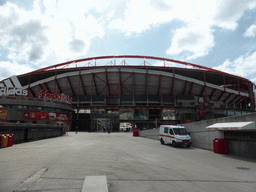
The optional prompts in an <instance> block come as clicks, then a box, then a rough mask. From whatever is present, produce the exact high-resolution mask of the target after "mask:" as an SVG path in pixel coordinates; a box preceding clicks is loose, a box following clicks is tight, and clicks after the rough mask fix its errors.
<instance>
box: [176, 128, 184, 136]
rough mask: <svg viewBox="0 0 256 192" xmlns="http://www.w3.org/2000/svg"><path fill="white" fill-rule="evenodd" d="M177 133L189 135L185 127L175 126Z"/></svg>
mask: <svg viewBox="0 0 256 192" xmlns="http://www.w3.org/2000/svg"><path fill="white" fill-rule="evenodd" d="M173 131H174V133H175V135H187V131H186V129H184V128H173Z"/></svg>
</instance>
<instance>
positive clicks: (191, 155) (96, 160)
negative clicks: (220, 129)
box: [0, 132, 256, 192]
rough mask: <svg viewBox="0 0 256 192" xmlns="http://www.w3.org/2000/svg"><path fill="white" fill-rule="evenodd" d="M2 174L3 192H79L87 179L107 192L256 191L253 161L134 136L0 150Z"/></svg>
mask: <svg viewBox="0 0 256 192" xmlns="http://www.w3.org/2000/svg"><path fill="white" fill-rule="evenodd" d="M252 152H254V153H255V151H252ZM0 170H1V174H0V191H1V192H9V191H17V192H21V191H27V192H32V191H34V192H51V191H52V192H53V191H54V192H58V191H67V192H69V191H73V192H80V191H82V189H83V186H84V185H87V184H85V183H86V178H87V182H88V181H89V182H88V183H89V184H90V183H93V182H92V180H93V179H94V178H96V179H94V180H95V182H97V181H98V180H99V179H97V178H106V180H107V182H106V185H107V189H108V191H109V192H130V191H131V192H137V191H139V192H140V191H141V192H144V191H145V192H158V191H161V192H169V191H175V192H177V191H196V192H199V191H204V192H205V191H206V192H207V191H230V192H231V191H232V192H236V191H237V192H238V191H239V192H240V191H243V192H245V191H247V192H255V191H256V160H255V159H248V158H241V157H235V156H230V155H223V154H216V153H213V152H212V151H208V150H203V149H199V148H194V147H191V148H185V147H177V148H174V147H172V146H170V145H161V144H160V142H159V141H157V140H152V139H146V138H142V137H133V135H132V133H111V134H108V133H84V132H78V133H77V134H75V133H74V132H69V133H68V134H67V135H64V136H61V137H56V138H51V139H44V140H39V141H33V142H28V143H21V144H16V145H13V146H12V147H8V148H2V149H0ZM90 179H91V180H90ZM89 184H88V185H89Z"/></svg>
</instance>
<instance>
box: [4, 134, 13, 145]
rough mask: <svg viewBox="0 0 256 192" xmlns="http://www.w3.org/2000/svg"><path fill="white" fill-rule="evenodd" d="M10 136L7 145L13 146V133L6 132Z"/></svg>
mask: <svg viewBox="0 0 256 192" xmlns="http://www.w3.org/2000/svg"><path fill="white" fill-rule="evenodd" d="M5 135H6V136H7V137H8V142H7V147H11V146H12V145H13V134H5Z"/></svg>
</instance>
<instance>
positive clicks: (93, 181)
mask: <svg viewBox="0 0 256 192" xmlns="http://www.w3.org/2000/svg"><path fill="white" fill-rule="evenodd" d="M95 191H97V192H108V185H107V177H106V175H103V176H87V177H85V179H84V185H83V188H82V192H95Z"/></svg>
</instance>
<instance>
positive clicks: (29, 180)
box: [13, 168, 47, 191]
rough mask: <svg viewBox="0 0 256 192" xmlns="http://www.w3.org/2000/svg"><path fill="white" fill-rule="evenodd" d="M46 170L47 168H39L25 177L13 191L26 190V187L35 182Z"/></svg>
mask: <svg viewBox="0 0 256 192" xmlns="http://www.w3.org/2000/svg"><path fill="white" fill-rule="evenodd" d="M46 171H47V168H43V169H40V170H39V171H37V172H36V173H35V174H34V175H32V176H31V177H29V178H27V179H26V180H25V181H24V182H23V183H22V184H21V185H20V186H19V187H17V188H16V189H15V190H13V191H25V190H27V189H28V187H29V186H31V185H32V184H33V183H35V182H36V181H37V180H38V179H39V178H40V177H41V176H42V175H43V174H44V173H45V172H46Z"/></svg>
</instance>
